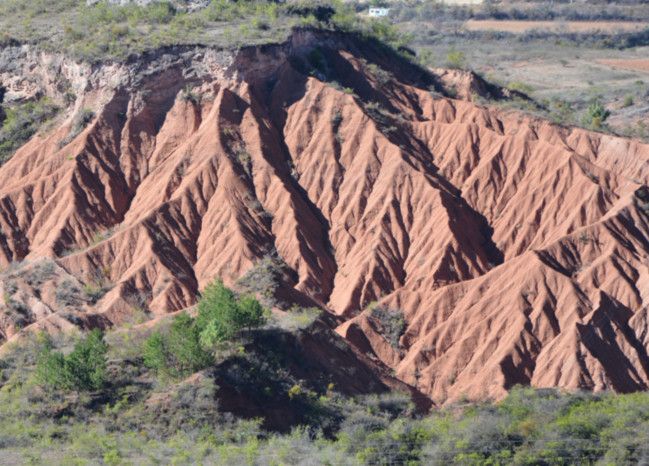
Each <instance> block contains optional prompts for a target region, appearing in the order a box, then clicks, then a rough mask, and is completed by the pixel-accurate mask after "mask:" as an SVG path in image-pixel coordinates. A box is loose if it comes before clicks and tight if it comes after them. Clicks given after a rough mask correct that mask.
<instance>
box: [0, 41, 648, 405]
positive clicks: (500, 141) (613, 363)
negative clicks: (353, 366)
mask: <svg viewBox="0 0 649 466" xmlns="http://www.w3.org/2000/svg"><path fill="white" fill-rule="evenodd" d="M2 54H4V58H5V59H6V58H7V57H8V56H10V57H11V62H12V63H13V65H12V67H11V68H10V69H2V68H0V84H1V85H2V86H3V87H5V88H6V89H7V93H6V94H7V96H9V97H12V98H20V97H21V96H26V95H33V94H37V93H39V92H40V93H46V94H48V95H51V96H52V97H53V98H54V99H63V94H64V93H65V92H69V91H70V90H72V91H73V92H74V94H75V95H76V102H75V103H74V104H73V105H71V106H70V108H69V109H68V111H67V113H66V115H65V116H64V117H62V118H61V121H59V122H58V123H59V124H58V125H55V128H54V129H52V130H49V131H48V132H44V133H41V134H40V135H38V136H36V137H35V138H33V139H32V140H31V141H30V142H29V143H27V144H26V145H25V146H24V147H22V148H21V149H20V150H19V151H18V152H17V153H16V154H15V156H14V157H13V158H12V159H11V160H10V161H9V162H8V163H7V164H6V165H4V166H3V167H1V168H0V265H1V266H2V267H7V266H9V265H10V264H11V263H12V262H16V261H22V260H27V261H37V260H39V259H40V258H42V257H44V256H45V257H51V258H54V259H55V263H56V273H55V274H54V275H53V276H54V278H52V279H51V280H52V281H53V282H54V285H53V286H60V283H58V282H57V280H58V281H59V282H60V281H63V280H77V281H78V282H79V283H85V284H87V286H101V287H104V288H105V289H107V290H109V291H108V292H107V293H106V294H105V295H103V296H102V297H101V299H99V301H98V302H96V303H94V302H90V303H88V302H84V303H83V306H78V308H77V309H76V314H77V315H76V317H77V318H78V319H80V320H81V321H83V322H87V323H89V324H90V325H110V324H117V323H120V322H123V321H126V320H128V318H129V317H128V316H129V314H130V313H132V312H133V309H134V307H137V306H138V305H141V304H144V305H146V307H147V308H149V309H151V311H152V312H154V313H158V314H164V313H168V312H172V311H176V310H179V309H183V308H186V307H188V306H191V305H192V304H193V303H195V301H196V297H197V293H198V292H199V290H200V289H202V288H203V287H204V286H205V285H206V284H207V283H209V282H210V281H211V280H213V279H214V278H215V277H217V276H218V277H221V278H222V279H223V280H224V281H225V282H226V284H229V285H234V284H236V282H237V280H238V279H240V278H241V277H242V276H244V275H245V274H246V273H247V272H249V271H250V270H251V269H253V268H254V267H255V264H257V263H259V262H260V261H261V260H263V259H264V258H265V257H267V256H268V255H273V254H276V255H277V256H278V257H279V258H281V259H282V260H283V261H284V262H285V263H286V265H287V266H288V268H289V269H290V270H291V271H292V273H291V274H290V275H291V277H292V278H291V281H292V282H291V283H290V284H289V285H288V286H290V287H292V288H293V290H294V291H293V296H298V297H299V299H302V300H303V301H305V302H312V303H316V304H318V305H319V306H321V307H323V308H325V309H327V310H329V311H330V312H331V313H333V314H336V315H338V316H340V317H339V318H340V321H341V322H343V323H342V324H341V325H340V326H339V327H338V329H337V331H338V333H340V334H341V335H342V336H344V337H346V338H347V339H348V340H349V341H350V342H351V343H353V344H354V345H356V346H357V348H358V349H359V350H361V351H363V352H366V353H369V355H370V356H371V357H372V358H376V359H378V360H379V361H381V362H382V363H383V364H385V365H387V366H389V367H391V368H392V369H394V371H395V372H396V375H397V377H398V378H399V379H401V380H403V381H404V382H406V383H407V384H410V385H412V386H414V387H416V388H417V389H418V390H420V391H421V392H422V393H424V394H426V395H427V396H430V397H431V399H432V400H433V401H435V402H436V403H443V402H446V401H452V400H457V399H459V398H460V397H463V396H467V397H469V398H472V399H473V398H475V399H485V398H499V397H502V396H503V395H504V394H505V392H506V390H507V388H509V387H511V386H512V385H513V384H516V383H524V384H532V385H535V386H539V387H545V386H558V387H565V388H571V389H576V388H586V389H593V390H604V389H612V390H617V391H631V390H638V389H646V388H647V385H648V384H649V356H648V355H647V348H648V345H649V341H648V339H649V336H648V323H647V320H648V319H647V312H648V307H647V306H648V304H649V268H648V265H649V261H648V254H649V189H648V188H646V187H645V185H646V184H647V183H648V179H647V178H648V176H649V147H648V146H645V145H642V144H639V143H637V142H635V141H631V140H624V139H619V138H615V137H611V136H605V135H601V134H596V133H590V132H587V131H583V130H579V129H567V128H561V127H557V126H554V125H551V124H549V123H547V122H544V121H540V120H535V119H532V118H529V117H526V116H523V115H521V114H518V113H503V112H500V111H497V110H493V109H488V108H483V107H479V106H477V105H475V104H473V103H471V102H468V101H464V100H453V99H448V98H444V97H441V96H440V95H439V94H438V93H435V92H431V91H430V90H431V89H433V87H432V86H433V85H434V76H433V75H427V74H425V73H423V72H422V71H421V70H419V69H418V68H415V67H414V66H411V65H409V64H408V63H406V62H405V61H403V60H401V59H400V58H398V57H395V56H393V55H392V54H391V53H390V52H387V51H386V50H384V49H382V48H381V47H379V46H377V45H376V44H372V43H367V42H361V41H354V40H352V39H351V38H348V37H344V36H335V35H327V34H324V33H313V32H308V31H301V32H296V33H295V34H294V35H293V37H292V39H291V41H289V42H288V43H286V44H283V45H279V46H267V47H262V48H250V49H243V50H242V51H240V52H238V53H229V52H216V51H212V50H207V49H202V48H188V49H183V50H168V51H160V52H159V53H158V54H152V55H151V56H146V57H141V58H140V59H139V60H133V61H132V62H130V63H126V64H114V65H103V66H92V67H91V66H89V65H81V64H75V63H70V62H67V61H66V60H65V59H64V58H62V57H55V56H45V55H41V54H37V53H35V52H32V51H31V50H29V48H17V47H12V48H6V49H5V50H4V51H2V52H1V53H0V57H1V56H2ZM5 61H6V60H5ZM0 63H2V60H0ZM21 64H24V66H21ZM52 70H54V71H52ZM53 76H56V78H55V77H53ZM460 95H461V94H460ZM84 108H88V109H92V110H93V112H94V115H95V117H94V118H93V119H92V121H91V122H90V124H89V125H88V126H87V127H85V128H79V127H78V124H77V123H76V122H77V121H78V119H75V118H77V115H79V113H80V112H82V109H84ZM77 133H78V134H77ZM64 276H68V277H67V278H64ZM6 284H7V280H6V279H5V280H3V285H2V286H3V287H4V288H3V290H0V291H3V292H4V293H5V296H7V295H12V293H10V292H11V291H13V292H14V293H15V294H16V296H15V299H16V300H20V299H22V298H20V296H19V295H20V293H23V292H24V291H25V290H26V289H27V288H25V287H26V286H27V285H24V286H23V285H21V286H20V287H17V288H19V289H14V288H16V287H13V288H11V289H9V290H8V289H7V285H6ZM285 286H286V284H285ZM25 299H26V298H25ZM42 301H45V298H43V300H42ZM374 301H378V302H379V304H380V306H381V307H382V308H383V309H386V310H387V311H388V314H390V313H392V314H395V315H399V314H400V313H403V317H404V319H405V323H406V327H405V332H404V333H403V335H401V336H400V338H399V334H397V335H396V338H397V339H398V341H390V340H391V339H390V338H389V337H388V335H387V334H388V333H389V332H388V329H387V327H388V325H387V324H386V323H385V322H380V321H379V319H378V318H377V315H378V314H376V313H373V312H372V311H371V310H369V309H368V305H369V304H370V303H371V302H374ZM43 309H45V308H43ZM48 312H49V313H51V314H57V312H62V311H58V310H57V309H56V306H48V307H47V311H44V310H43V311H42V312H40V313H39V314H34V313H31V314H30V313H29V312H28V313H27V314H28V316H27V317H24V319H26V322H25V323H26V324H29V323H31V322H36V325H38V321H40V320H42V319H44V318H46V317H47V316H45V315H44V314H47V313H48ZM65 312H66V313H67V314H66V315H69V314H70V312H72V311H71V310H70V308H69V306H68V308H66V310H65ZM50 320H51V319H50ZM55 320H56V321H57V322H58V321H59V320H60V319H58V320H57V319H55ZM15 331H16V328H15V326H12V324H11V323H10V322H9V323H7V322H6V319H5V320H0V335H4V338H9V337H11V336H12V335H13V334H14V333H15ZM392 340H394V338H393V339H392Z"/></svg>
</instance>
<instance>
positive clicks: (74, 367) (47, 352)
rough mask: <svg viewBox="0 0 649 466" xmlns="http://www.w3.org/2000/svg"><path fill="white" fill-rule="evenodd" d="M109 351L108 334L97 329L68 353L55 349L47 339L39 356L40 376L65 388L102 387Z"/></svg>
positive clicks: (38, 377) (58, 386)
mask: <svg viewBox="0 0 649 466" xmlns="http://www.w3.org/2000/svg"><path fill="white" fill-rule="evenodd" d="M107 352H108V345H106V343H105V342H104V335H103V333H102V332H101V331H100V330H97V329H95V330H93V331H92V332H90V333H89V334H88V335H87V336H86V337H84V338H82V339H81V340H79V341H78V342H77V343H76V344H75V345H74V349H73V350H72V352H71V353H70V354H68V355H67V356H65V355H63V353H60V352H57V351H53V348H52V344H51V341H50V340H47V341H46V342H45V344H44V345H43V349H42V351H41V354H40V355H39V358H38V362H37V366H36V377H37V380H38V381H39V382H40V383H41V384H43V385H45V386H48V387H52V388H57V389H63V390H77V391H81V390H98V389H100V388H102V387H103V386H104V384H105V383H106V353H107Z"/></svg>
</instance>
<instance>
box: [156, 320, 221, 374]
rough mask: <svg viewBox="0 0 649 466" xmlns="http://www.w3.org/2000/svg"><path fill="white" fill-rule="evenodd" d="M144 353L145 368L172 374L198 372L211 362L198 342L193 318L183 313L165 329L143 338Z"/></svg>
mask: <svg viewBox="0 0 649 466" xmlns="http://www.w3.org/2000/svg"><path fill="white" fill-rule="evenodd" d="M143 356H144V364H145V365H146V366H147V367H150V368H152V369H154V370H156V371H157V372H159V373H163V374H167V375H170V376H172V377H179V376H185V375H188V374H191V373H193V372H196V371H199V370H201V369H204V368H205V367H207V366H208V365H209V364H210V362H211V357H210V354H209V353H208V352H207V351H205V350H204V349H203V348H202V347H201V345H200V341H199V329H198V327H197V325H196V323H195V322H194V319H192V318H191V317H190V316H189V315H188V314H187V313H184V312H183V313H182V314H180V315H178V316H177V317H175V318H174V320H173V322H172V324H171V327H170V328H169V331H168V332H166V333H164V334H162V333H160V332H156V333H154V334H153V335H151V336H150V337H149V338H148V339H147V340H146V342H145V343H144V349H143Z"/></svg>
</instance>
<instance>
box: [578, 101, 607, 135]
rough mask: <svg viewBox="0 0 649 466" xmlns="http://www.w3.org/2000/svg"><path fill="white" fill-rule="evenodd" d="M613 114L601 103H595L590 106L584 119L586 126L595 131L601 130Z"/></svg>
mask: <svg viewBox="0 0 649 466" xmlns="http://www.w3.org/2000/svg"><path fill="white" fill-rule="evenodd" d="M610 115H611V112H610V111H609V110H607V109H606V107H604V106H603V105H602V104H601V103H600V102H598V101H595V102H593V103H592V104H590V105H589V106H588V109H587V110H586V115H585V117H584V124H586V125H590V126H591V127H593V128H595V129H600V128H601V127H602V125H603V124H604V122H605V121H606V119H607V118H608V117H609V116H610Z"/></svg>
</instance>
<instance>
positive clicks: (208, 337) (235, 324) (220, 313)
mask: <svg viewBox="0 0 649 466" xmlns="http://www.w3.org/2000/svg"><path fill="white" fill-rule="evenodd" d="M265 320H266V318H265V316H264V309H263V307H262V306H261V304H259V301H257V300H256V299H255V298H254V297H252V296H244V297H242V298H240V299H238V300H237V298H236V296H235V294H234V293H233V292H232V291H231V290H229V289H228V288H226V287H225V285H223V282H221V281H220V280H217V281H215V282H214V283H212V284H210V285H208V286H207V288H205V291H204V292H203V296H202V298H201V300H200V301H199V303H198V317H197V319H196V325H197V327H198V328H199V329H200V342H201V344H202V345H203V347H205V348H210V347H212V346H214V345H215V344H216V343H218V342H222V341H226V340H230V339H232V338H234V336H235V335H236V334H237V332H239V331H240V330H241V329H243V328H247V329H248V330H250V329H251V328H253V327H258V326H260V325H263V323H264V322H265Z"/></svg>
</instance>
